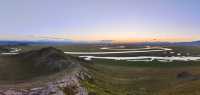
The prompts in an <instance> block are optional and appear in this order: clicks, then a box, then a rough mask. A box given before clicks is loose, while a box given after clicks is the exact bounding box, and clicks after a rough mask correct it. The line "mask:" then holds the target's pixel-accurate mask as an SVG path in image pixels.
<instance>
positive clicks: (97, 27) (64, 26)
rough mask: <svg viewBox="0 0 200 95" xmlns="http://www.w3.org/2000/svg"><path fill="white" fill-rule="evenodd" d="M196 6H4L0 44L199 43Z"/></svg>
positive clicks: (72, 1) (73, 1)
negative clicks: (101, 41) (52, 42)
mask: <svg viewBox="0 0 200 95" xmlns="http://www.w3.org/2000/svg"><path fill="white" fill-rule="evenodd" d="M199 4H200V1H198V0H56V1H55V0H42V1H41V0H4V1H0V14H1V15H0V20H1V22H0V40H44V39H47V40H64V39H70V40H75V41H98V40H114V41H118V42H147V41H148V42H159V41H160V42H182V41H184V42H185V41H195V40H200V32H199V30H200V13H199V10H200V6H199Z"/></svg>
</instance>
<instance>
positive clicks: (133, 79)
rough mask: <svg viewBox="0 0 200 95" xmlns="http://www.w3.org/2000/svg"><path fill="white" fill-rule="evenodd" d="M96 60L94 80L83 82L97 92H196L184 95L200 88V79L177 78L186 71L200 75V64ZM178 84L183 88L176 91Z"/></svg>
mask: <svg viewBox="0 0 200 95" xmlns="http://www.w3.org/2000/svg"><path fill="white" fill-rule="evenodd" d="M94 63H95V64H92V65H90V66H89V67H88V68H89V70H90V71H91V72H92V74H93V76H94V79H93V80H89V81H83V84H84V85H85V86H86V87H87V88H88V90H89V91H90V92H94V93H96V94H97V95H195V94H183V92H182V91H185V92H184V93H199V92H197V91H200V87H198V86H199V85H200V81H199V80H195V81H192V80H187V81H184V80H178V79H177V78H176V75H177V74H178V73H180V72H182V71H188V72H191V73H192V74H194V75H200V70H199V69H200V65H199V64H198V63H196V64H187V63H183V64H185V65H179V64H180V63H178V62H177V63H169V64H165V63H162V64H161V63H160V64H159V63H158V62H157V63H158V64H157V63H156V62H155V63H154V62H150V63H149V62H144V63H143V62H140V63H135V62H125V61H118V62H117V63H116V61H112V60H95V61H94ZM138 64H140V65H138ZM184 84H185V85H184ZM193 84H196V85H193ZM182 85H184V86H183V87H184V88H183V87H181V86H182ZM176 87H179V88H178V89H180V91H177V90H175V89H176ZM185 89H187V90H185ZM188 89H190V90H188ZM176 91H177V92H176ZM170 92H172V93H176V94H171V93H170ZM196 95H197V94H196Z"/></svg>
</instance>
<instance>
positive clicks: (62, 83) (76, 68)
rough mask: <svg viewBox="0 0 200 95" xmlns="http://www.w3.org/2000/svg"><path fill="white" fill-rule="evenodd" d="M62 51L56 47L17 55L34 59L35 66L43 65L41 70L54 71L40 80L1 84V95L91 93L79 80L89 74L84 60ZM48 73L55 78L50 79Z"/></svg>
mask: <svg viewBox="0 0 200 95" xmlns="http://www.w3.org/2000/svg"><path fill="white" fill-rule="evenodd" d="M61 52H62V51H59V50H57V49H55V48H45V49H41V50H38V51H31V52H27V53H23V54H21V55H16V56H17V57H20V58H23V60H27V59H29V60H31V61H30V63H32V64H33V63H34V65H31V66H34V67H33V68H34V69H37V68H39V67H40V66H43V68H44V70H41V68H40V70H41V73H43V74H45V73H44V72H45V70H47V72H52V73H51V75H49V73H48V74H47V75H46V76H44V75H43V76H42V78H38V79H37V78H36V79H37V80H35V79H33V80H31V81H27V82H23V83H16V84H4V85H0V95H88V93H87V90H86V89H85V88H84V87H82V86H81V84H80V81H81V80H85V79H88V78H90V75H88V74H87V69H85V68H84V67H83V66H82V65H81V64H84V62H81V60H80V59H78V58H74V57H72V56H67V55H65V54H63V53H61ZM27 62H29V61H27ZM46 66H47V67H46ZM49 76H51V77H53V78H51V79H48V78H49ZM34 77H35V76H34ZM45 78H46V79H45ZM39 79H41V80H39ZM47 80H48V81H47ZM37 83H40V84H38V85H37ZM41 83H42V84H41ZM32 84H34V86H32Z"/></svg>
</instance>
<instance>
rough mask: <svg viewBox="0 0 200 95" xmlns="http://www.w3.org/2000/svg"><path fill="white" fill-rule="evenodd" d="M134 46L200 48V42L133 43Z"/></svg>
mask: <svg viewBox="0 0 200 95" xmlns="http://www.w3.org/2000/svg"><path fill="white" fill-rule="evenodd" d="M132 44H133V45H140V46H147V45H150V46H200V41H192V42H140V43H132Z"/></svg>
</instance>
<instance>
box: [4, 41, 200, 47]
mask: <svg viewBox="0 0 200 95" xmlns="http://www.w3.org/2000/svg"><path fill="white" fill-rule="evenodd" d="M65 44H66V45H69V44H112V41H111V40H102V41H96V42H90V41H88V42H87V41H73V40H63V41H55V40H38V41H8V40H1V41H0V45H65ZM130 44H134V45H144V46H146V45H150V46H151V45H153V46H157V45H163V46H200V41H192V42H138V43H130Z"/></svg>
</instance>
